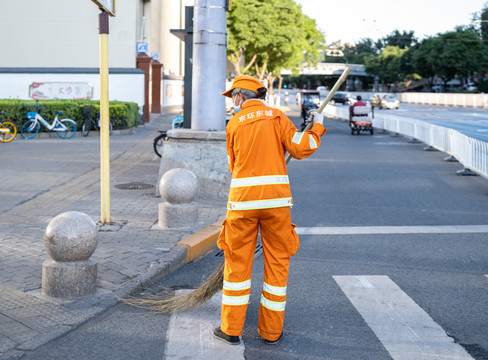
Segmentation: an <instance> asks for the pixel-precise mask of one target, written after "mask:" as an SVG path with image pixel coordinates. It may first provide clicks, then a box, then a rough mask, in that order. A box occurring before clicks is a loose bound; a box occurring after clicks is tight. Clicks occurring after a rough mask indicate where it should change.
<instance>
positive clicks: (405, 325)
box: [333, 276, 473, 360]
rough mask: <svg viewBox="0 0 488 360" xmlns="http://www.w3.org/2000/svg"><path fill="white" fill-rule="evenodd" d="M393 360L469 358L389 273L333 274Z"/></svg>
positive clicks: (469, 359)
mask: <svg viewBox="0 0 488 360" xmlns="http://www.w3.org/2000/svg"><path fill="white" fill-rule="evenodd" d="M333 278H334V280H335V281H336V282H337V284H338V285H339V287H340V288H341V289H342V291H343V292H344V293H345V294H346V296H347V297H348V298H349V300H350V301H351V303H352V304H353V305H354V307H355V308H356V309H357V310H358V312H359V313H360V314H361V316H362V317H363V319H364V320H365V321H366V323H367V324H368V326H369V327H370V328H371V330H373V332H374V333H375V334H376V336H377V337H378V339H379V340H380V341H381V343H382V344H383V346H384V347H385V348H386V350H387V351H388V352H389V353H390V355H391V357H392V358H393V359H394V360H424V359H425V360H427V359H428V360H432V359H453V360H454V359H456V360H472V359H473V358H472V357H471V356H470V355H469V354H468V353H467V352H466V350H465V349H464V348H463V347H462V346H460V345H458V344H456V343H454V341H453V339H452V338H451V337H449V336H447V334H446V332H445V331H444V330H443V329H442V328H441V327H440V326H439V325H438V324H437V323H436V322H435V321H434V320H433V319H432V318H431V317H430V316H429V315H428V314H427V313H426V312H425V311H424V310H422V308H420V306H418V305H417V304H416V303H415V302H414V301H413V300H412V299H411V298H410V297H408V295H407V294H405V293H404V292H403V291H402V290H401V289H400V288H399V287H398V285H396V284H395V283H394V282H393V281H392V280H391V279H390V278H389V277H388V276H333Z"/></svg>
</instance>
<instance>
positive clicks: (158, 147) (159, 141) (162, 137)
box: [153, 130, 168, 157]
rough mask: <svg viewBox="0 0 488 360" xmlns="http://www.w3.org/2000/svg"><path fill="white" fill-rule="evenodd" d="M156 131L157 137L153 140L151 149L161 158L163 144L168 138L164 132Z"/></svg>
mask: <svg viewBox="0 0 488 360" xmlns="http://www.w3.org/2000/svg"><path fill="white" fill-rule="evenodd" d="M158 131H159V135H158V136H156V137H155V138H154V141H153V148H154V152H155V153H156V155H157V156H159V157H161V154H162V149H163V144H164V142H165V141H166V139H167V138H168V137H167V136H166V131H162V130H158Z"/></svg>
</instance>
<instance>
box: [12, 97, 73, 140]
mask: <svg viewBox="0 0 488 360" xmlns="http://www.w3.org/2000/svg"><path fill="white" fill-rule="evenodd" d="M41 109H42V106H41V105H39V104H37V103H36V111H32V112H28V113H27V118H28V119H30V120H29V121H27V122H26V123H25V124H24V125H22V128H21V129H20V133H21V134H22V136H23V137H24V138H25V139H32V138H33V137H34V136H36V135H37V133H38V132H39V129H40V128H41V124H42V125H44V126H45V127H46V128H47V130H48V131H56V133H57V134H58V136H59V137H61V138H64V139H69V138H71V137H73V136H74V135H75V133H76V123H75V122H74V121H73V120H71V119H62V120H59V117H58V116H59V115H62V114H63V112H62V111H55V112H54V114H55V117H54V120H53V122H52V124H49V123H48V122H47V121H46V120H44V118H43V117H42V116H41V114H39V112H40V111H41Z"/></svg>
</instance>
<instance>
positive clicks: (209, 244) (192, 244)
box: [177, 221, 222, 263]
mask: <svg viewBox="0 0 488 360" xmlns="http://www.w3.org/2000/svg"><path fill="white" fill-rule="evenodd" d="M221 229H222V222H220V221H217V222H215V223H213V224H210V225H208V226H206V227H204V228H203V229H201V230H199V231H197V232H196V233H194V234H192V235H190V236H188V237H187V238H185V239H183V240H181V241H180V242H178V244H177V245H178V246H179V247H180V248H185V249H186V262H187V263H189V262H192V261H193V260H196V259H199V258H201V257H203V256H205V255H206V254H208V253H209V252H210V251H212V250H214V249H216V248H217V239H218V237H219V234H220V231H221Z"/></svg>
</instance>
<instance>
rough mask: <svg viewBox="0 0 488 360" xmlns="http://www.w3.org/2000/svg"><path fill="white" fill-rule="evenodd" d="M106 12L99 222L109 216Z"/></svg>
mask: <svg viewBox="0 0 488 360" xmlns="http://www.w3.org/2000/svg"><path fill="white" fill-rule="evenodd" d="M108 19H109V17H108V13H106V12H105V11H102V12H101V13H100V15H99V26H100V28H99V33H100V197H101V199H100V200H101V201H100V206H101V218H100V223H101V224H105V223H111V222H113V221H112V219H111V218H110V136H109V135H110V134H109V102H108Z"/></svg>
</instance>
